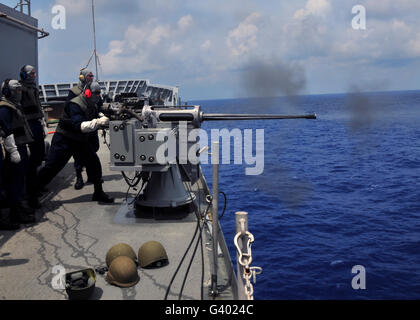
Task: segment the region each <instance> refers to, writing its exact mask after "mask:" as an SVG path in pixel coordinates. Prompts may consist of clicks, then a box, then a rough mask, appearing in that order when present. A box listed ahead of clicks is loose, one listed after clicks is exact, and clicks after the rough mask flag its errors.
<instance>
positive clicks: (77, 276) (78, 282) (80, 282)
mask: <svg viewBox="0 0 420 320" xmlns="http://www.w3.org/2000/svg"><path fill="white" fill-rule="evenodd" d="M95 283H96V273H95V271H94V270H93V269H91V268H89V269H85V270H81V271H76V272H71V273H67V274H66V292H67V294H68V296H69V299H70V300H87V299H89V298H90V296H91V295H92V293H93V291H94V290H95Z"/></svg>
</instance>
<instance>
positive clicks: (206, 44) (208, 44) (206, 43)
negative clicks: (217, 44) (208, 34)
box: [200, 40, 211, 51]
mask: <svg viewBox="0 0 420 320" xmlns="http://www.w3.org/2000/svg"><path fill="white" fill-rule="evenodd" d="M210 47H211V41H210V40H206V41H204V42H203V43H202V44H201V46H200V49H201V50H202V51H206V50H208V49H210Z"/></svg>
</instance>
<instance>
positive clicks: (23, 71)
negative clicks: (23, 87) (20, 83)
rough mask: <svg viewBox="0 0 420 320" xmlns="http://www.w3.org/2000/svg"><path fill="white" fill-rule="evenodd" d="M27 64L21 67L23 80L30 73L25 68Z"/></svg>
mask: <svg viewBox="0 0 420 320" xmlns="http://www.w3.org/2000/svg"><path fill="white" fill-rule="evenodd" d="M26 66H27V64H25V65H24V66H23V67H22V69H20V78H21V79H22V80H25V79H26V78H27V77H28V74H27V73H26V72H25V68H26Z"/></svg>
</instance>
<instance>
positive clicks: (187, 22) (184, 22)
mask: <svg viewBox="0 0 420 320" xmlns="http://www.w3.org/2000/svg"><path fill="white" fill-rule="evenodd" d="M192 24H193V18H192V16H191V15H187V16H183V17H182V18H181V19H179V21H178V28H179V30H181V31H185V30H187V29H188V28H190V27H191V26H192Z"/></svg>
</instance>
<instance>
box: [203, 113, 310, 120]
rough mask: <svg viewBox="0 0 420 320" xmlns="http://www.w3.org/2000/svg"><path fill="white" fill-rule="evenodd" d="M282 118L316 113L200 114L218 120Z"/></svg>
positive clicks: (307, 117) (307, 116) (207, 118)
mask: <svg viewBox="0 0 420 320" xmlns="http://www.w3.org/2000/svg"><path fill="white" fill-rule="evenodd" d="M270 119H271V120H282V119H316V114H315V113H314V114H307V115H275V114H227V113H207V114H205V113H204V114H203V115H202V120H203V121H220V120H270Z"/></svg>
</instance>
